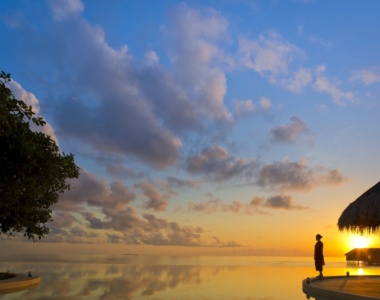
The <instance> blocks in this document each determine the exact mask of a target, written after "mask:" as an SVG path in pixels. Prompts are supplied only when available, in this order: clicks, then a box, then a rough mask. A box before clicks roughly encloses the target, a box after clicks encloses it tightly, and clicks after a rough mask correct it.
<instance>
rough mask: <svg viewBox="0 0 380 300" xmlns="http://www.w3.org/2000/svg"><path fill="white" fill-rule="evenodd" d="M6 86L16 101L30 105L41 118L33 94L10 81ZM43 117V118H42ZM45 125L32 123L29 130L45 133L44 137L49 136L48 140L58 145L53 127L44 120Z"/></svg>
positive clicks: (15, 82) (37, 102) (38, 104)
mask: <svg viewBox="0 0 380 300" xmlns="http://www.w3.org/2000/svg"><path fill="white" fill-rule="evenodd" d="M7 86H8V87H9V88H10V90H11V91H12V94H13V96H14V97H15V98H16V99H17V100H22V101H24V102H25V103H26V104H27V105H30V106H31V107H32V110H33V112H34V113H35V114H36V115H38V116H42V115H41V114H39V112H40V102H39V101H38V99H37V98H36V96H35V95H34V94H33V93H30V92H28V91H26V90H25V89H24V88H23V87H22V86H21V84H19V83H18V82H17V81H15V80H12V81H10V82H7ZM42 117H43V116H42ZM45 121H46V124H45V125H44V126H36V125H35V124H34V123H31V129H32V130H34V131H37V132H42V133H45V134H46V135H48V136H50V138H51V139H52V140H53V141H55V142H56V144H57V145H59V143H58V138H57V136H56V135H55V132H54V129H53V127H52V126H51V125H50V124H49V122H47V120H46V119H45Z"/></svg>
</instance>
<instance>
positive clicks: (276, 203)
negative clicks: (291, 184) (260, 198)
mask: <svg viewBox="0 0 380 300" xmlns="http://www.w3.org/2000/svg"><path fill="white" fill-rule="evenodd" d="M264 207H268V208H274V209H286V210H294V209H296V210H297V209H299V210H303V209H307V207H305V206H301V205H295V204H293V200H292V197H291V196H287V195H282V194H281V195H276V196H271V197H268V198H267V199H266V201H265V204H264Z"/></svg>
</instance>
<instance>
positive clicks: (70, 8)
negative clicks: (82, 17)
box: [48, 0, 84, 20]
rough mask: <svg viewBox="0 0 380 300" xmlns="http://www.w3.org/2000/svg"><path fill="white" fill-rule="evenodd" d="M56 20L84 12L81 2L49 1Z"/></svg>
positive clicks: (66, 0)
mask: <svg viewBox="0 0 380 300" xmlns="http://www.w3.org/2000/svg"><path fill="white" fill-rule="evenodd" d="M48 3H49V5H50V7H51V10H52V12H53V16H54V19H55V20H62V19H64V18H67V17H68V16H70V15H77V14H80V13H81V12H82V11H83V10H84V5H83V3H82V1H81V0H48Z"/></svg>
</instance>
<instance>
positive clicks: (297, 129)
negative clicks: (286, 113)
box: [271, 116, 312, 144]
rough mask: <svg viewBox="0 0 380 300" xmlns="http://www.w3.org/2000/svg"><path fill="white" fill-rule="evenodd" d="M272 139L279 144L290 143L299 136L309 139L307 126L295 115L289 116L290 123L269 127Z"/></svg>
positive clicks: (309, 132) (309, 133)
mask: <svg viewBox="0 0 380 300" xmlns="http://www.w3.org/2000/svg"><path fill="white" fill-rule="evenodd" d="M271 135H272V141H273V142H275V143H279V144H291V143H294V142H295V141H297V139H299V138H304V139H305V140H306V141H308V142H309V141H311V136H312V133H311V130H310V128H309V126H308V125H307V124H306V123H305V122H303V121H302V120H301V119H299V118H298V117H296V116H292V117H291V118H290V124H285V125H281V126H276V127H273V128H272V129H271Z"/></svg>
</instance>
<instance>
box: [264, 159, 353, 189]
mask: <svg viewBox="0 0 380 300" xmlns="http://www.w3.org/2000/svg"><path fill="white" fill-rule="evenodd" d="M346 180H347V178H346V177H345V176H344V174H342V173H341V172H340V171H339V170H335V169H334V170H326V169H325V168H322V167H314V168H312V167H309V166H308V165H307V162H306V161H299V162H289V161H287V160H285V161H282V162H274V163H270V164H267V165H264V166H263V167H262V168H261V170H260V172H259V178H258V180H257V184H258V185H259V186H261V187H263V188H267V189H277V190H282V191H285V190H309V189H311V188H313V187H317V186H321V185H330V186H336V185H339V184H341V183H343V182H345V181H346Z"/></svg>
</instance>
